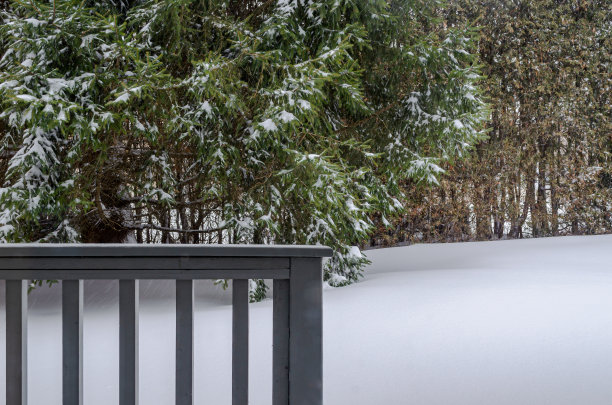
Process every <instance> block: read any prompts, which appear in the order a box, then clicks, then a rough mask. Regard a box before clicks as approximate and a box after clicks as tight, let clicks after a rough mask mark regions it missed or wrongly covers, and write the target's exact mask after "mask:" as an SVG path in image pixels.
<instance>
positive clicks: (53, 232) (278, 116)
mask: <svg viewBox="0 0 612 405" xmlns="http://www.w3.org/2000/svg"><path fill="white" fill-rule="evenodd" d="M438 4H439V3H438V2H437V1H433V2H432V1H399V2H388V1H371V0H356V1H336V0H324V1H317V2H314V1H306V2H302V1H296V0H278V1H276V2H275V1H266V2H261V1H246V2H244V1H240V2H238V1H228V0H212V1H207V2H199V1H193V0H142V1H139V2H134V3H132V4H127V3H121V4H114V3H110V2H100V1H98V2H95V1H94V2H86V3H82V2H77V1H75V0H55V1H54V2H53V3H49V2H40V1H32V2H29V3H21V2H19V3H18V2H13V3H10V6H9V9H8V11H5V12H4V13H3V14H2V20H3V24H2V27H1V28H0V38H1V39H0V41H1V42H0V44H1V45H0V52H3V55H2V56H1V60H0V83H1V84H0V100H1V101H0V102H1V103H2V112H1V115H0V119H2V121H3V122H4V123H5V125H6V127H7V130H6V131H5V132H4V133H2V132H0V136H1V142H2V143H1V149H0V153H2V156H5V157H7V156H8V164H7V168H6V169H5V173H4V174H3V176H4V177H3V178H4V184H3V185H2V186H3V188H2V189H1V191H0V215H1V216H0V224H1V226H2V228H0V238H1V239H2V240H7V241H31V240H58V241H59V240H61V241H68V240H69V241H77V240H82V241H91V240H92V238H94V239H95V236H91V235H92V234H94V235H95V234H96V233H97V234H100V233H101V232H92V229H93V230H96V229H98V230H99V229H100V228H101V227H102V228H104V229H105V230H107V231H108V230H120V231H124V232H136V233H137V234H138V237H137V240H139V241H145V242H146V241H161V242H166V243H171V242H173V241H177V242H183V243H207V242H217V243H223V242H228V241H229V242H233V243H289V244H326V245H330V246H332V247H334V248H335V251H336V253H335V255H334V257H333V258H332V260H330V261H329V263H328V268H327V272H326V279H327V280H328V281H329V282H330V283H331V284H333V285H343V284H346V283H350V282H351V281H354V280H356V279H357V278H358V276H359V274H360V270H361V268H362V267H363V265H364V264H365V263H366V262H367V259H366V258H365V256H363V255H362V254H361V252H360V251H359V249H358V248H356V247H355V246H356V245H358V244H359V243H360V242H361V241H363V240H364V239H366V238H367V237H368V234H369V232H370V231H371V228H372V221H371V216H372V214H373V213H377V214H380V215H382V217H383V218H386V217H391V216H393V215H394V214H396V213H397V212H399V211H400V210H401V204H400V203H399V201H398V199H401V192H400V188H399V187H398V184H399V182H401V181H403V180H405V179H409V178H411V179H418V180H420V181H425V182H429V183H435V182H436V178H437V175H438V174H439V173H440V172H441V171H442V170H441V169H440V166H439V164H438V163H439V162H440V161H445V160H449V159H453V158H455V157H457V156H462V155H463V154H464V153H466V151H468V150H469V148H470V147H471V145H472V144H473V143H474V142H475V141H476V140H477V139H479V138H481V137H482V135H483V133H482V131H481V127H480V123H481V121H482V120H483V119H484V118H485V116H486V109H485V108H484V104H483V102H482V100H481V96H480V91H479V89H478V81H479V79H480V75H479V71H478V68H477V66H476V65H475V60H474V57H473V56H472V52H473V49H472V48H473V47H474V45H475V43H474V39H473V33H472V32H471V31H469V30H460V29H445V28H440V27H439V26H438V25H437V20H436V19H435V18H434V14H433V10H434V9H435V7H436V6H438ZM432 27H436V28H435V29H434V28H432ZM1 128H2V127H0V131H1ZM143 232H144V233H143ZM173 235H178V236H177V237H173Z"/></svg>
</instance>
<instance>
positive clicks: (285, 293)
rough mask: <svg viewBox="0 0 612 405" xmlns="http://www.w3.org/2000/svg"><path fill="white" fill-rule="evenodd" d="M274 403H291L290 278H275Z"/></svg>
mask: <svg viewBox="0 0 612 405" xmlns="http://www.w3.org/2000/svg"><path fill="white" fill-rule="evenodd" d="M272 293H273V309H272V325H273V326H272V335H273V336H272V339H273V343H272V347H273V352H272V405H288V404H289V280H274V285H273V291H272Z"/></svg>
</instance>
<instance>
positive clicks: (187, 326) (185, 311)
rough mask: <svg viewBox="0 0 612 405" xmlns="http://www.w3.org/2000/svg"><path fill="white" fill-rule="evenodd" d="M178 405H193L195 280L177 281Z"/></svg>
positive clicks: (176, 386) (176, 388)
mask: <svg viewBox="0 0 612 405" xmlns="http://www.w3.org/2000/svg"><path fill="white" fill-rule="evenodd" d="M175 390H176V405H193V280H176V385H175Z"/></svg>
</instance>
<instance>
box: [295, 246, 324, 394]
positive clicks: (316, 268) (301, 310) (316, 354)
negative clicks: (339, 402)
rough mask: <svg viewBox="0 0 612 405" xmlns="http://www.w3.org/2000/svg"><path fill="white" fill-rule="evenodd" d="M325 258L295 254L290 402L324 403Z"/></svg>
mask: <svg viewBox="0 0 612 405" xmlns="http://www.w3.org/2000/svg"><path fill="white" fill-rule="evenodd" d="M321 264H322V260H321V258H320V257H319V258H292V259H291V274H290V279H289V290H290V295H289V327H290V331H289V403H290V404H291V405H322V404H323V335H322V333H323V332H322V330H323V279H322V278H323V274H322V266H321Z"/></svg>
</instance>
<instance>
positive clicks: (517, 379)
mask: <svg viewBox="0 0 612 405" xmlns="http://www.w3.org/2000/svg"><path fill="white" fill-rule="evenodd" d="M610 246H612V235H606V236H587V237H563V238H546V239H532V240H516V241H500V242H475V243H461V244H432V245H414V246H408V247H400V248H391V249H380V250H370V251H366V252H364V253H365V254H367V256H368V257H369V258H370V259H371V260H372V265H371V266H369V268H368V269H367V270H366V272H365V278H364V279H363V280H362V281H361V282H359V283H357V284H355V285H352V286H348V287H343V288H326V289H325V290H324V396H325V398H324V403H325V404H326V405H345V404H351V405H372V404H385V405H405V404H407V403H410V404H415V405H448V404H453V405H491V404H495V405H517V404H555V405H576V404H589V405H608V404H609V403H610V398H612V385H611V384H610V383H609V381H610V379H611V378H612V345H611V344H610V342H611V341H612V317H610V309H611V308H612V266H611V263H612V249H610ZM3 290H4V289H3V288H0V291H2V294H3ZM59 293H60V289H59V288H58V287H53V288H52V289H48V288H46V287H44V288H41V289H38V290H35V291H34V292H33V293H32V294H31V296H30V307H31V312H30V320H29V325H28V332H29V346H28V347H29V349H30V352H29V359H30V360H29V364H28V370H29V372H30V376H29V382H28V387H29V393H28V400H29V404H33V405H43V404H44V405H59V404H60V403H61V393H60V387H61V376H60V373H59V370H61V350H60V348H61V344H60V337H61V323H60V307H59V302H60V295H59ZM173 294H174V293H173V282H172V281H159V282H149V281H141V317H140V337H141V341H140V356H141V364H140V383H141V392H140V401H141V403H143V404H147V405H167V404H169V403H173V398H174V389H173V384H174V382H173V381H174V380H173V378H174V377H173V376H174V339H175V337H174V312H173V311H174V303H173V302H174V301H173V296H174V295H173ZM109 297H111V298H109ZM0 302H1V303H4V297H1V299H0ZM230 304H231V294H230V293H229V292H224V291H223V290H221V289H220V288H219V287H214V286H213V285H212V282H196V314H195V321H196V324H195V325H196V331H195V355H196V360H195V381H196V384H195V387H196V388H195V389H196V392H195V404H204V403H209V404H215V405H224V404H230V403H231V398H230V395H231V394H230V393H231V366H230V364H231V306H230ZM2 305H3V304H2ZM117 309H118V308H117V282H116V281H115V282H106V281H95V282H88V283H86V290H85V326H84V336H85V342H84V350H85V356H84V367H85V368H84V369H85V378H84V386H85V398H84V403H86V404H88V405H106V404H110V403H116V402H117V395H118V393H117V379H118V376H117V367H118V360H117V353H118V342H117ZM250 309H251V337H250V339H251V340H250V342H251V364H250V379H251V380H250V381H251V385H250V395H251V400H250V404H252V405H269V404H270V403H271V401H270V398H271V349H272V348H271V343H272V327H271V319H272V316H271V310H272V303H271V301H269V300H266V301H264V302H261V303H258V304H253V305H251V307H250ZM0 325H4V312H3V310H2V311H0ZM3 328H4V326H0V330H2V333H0V341H1V342H0V345H3V344H4V342H3V340H4V330H3ZM4 356H5V353H4V350H0V380H4V376H3V375H2V373H4V361H5V360H4ZM3 390H4V384H0V398H3V397H4V391H3Z"/></svg>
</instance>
